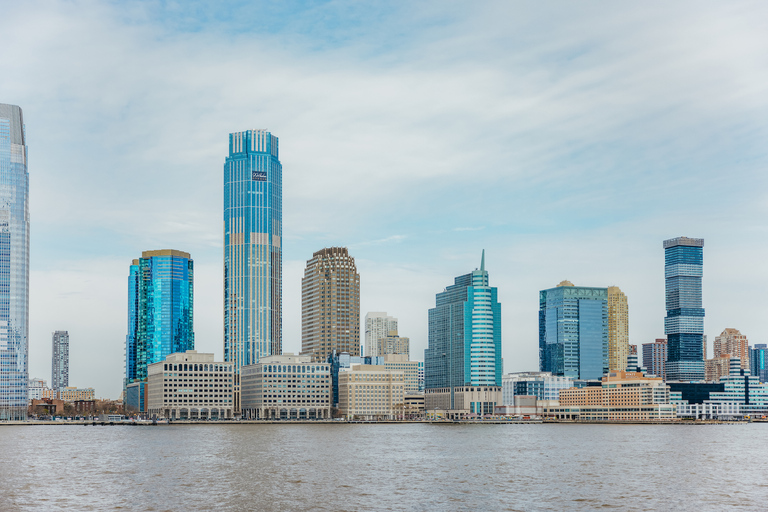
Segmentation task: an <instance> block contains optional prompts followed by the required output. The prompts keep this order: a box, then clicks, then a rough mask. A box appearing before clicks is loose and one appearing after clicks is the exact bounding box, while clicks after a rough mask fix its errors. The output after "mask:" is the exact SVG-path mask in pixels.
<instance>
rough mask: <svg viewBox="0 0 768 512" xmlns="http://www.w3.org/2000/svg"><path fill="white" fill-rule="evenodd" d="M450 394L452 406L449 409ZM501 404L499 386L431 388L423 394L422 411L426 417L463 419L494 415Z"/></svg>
mask: <svg viewBox="0 0 768 512" xmlns="http://www.w3.org/2000/svg"><path fill="white" fill-rule="evenodd" d="M451 392H453V404H454V407H453V409H451ZM501 404H502V393H501V387H500V386H459V387H455V388H453V390H451V388H432V389H427V390H425V392H424V411H425V413H426V414H427V416H428V417H432V418H444V419H463V418H471V417H477V416H485V415H489V414H494V411H495V409H496V406H498V405H501Z"/></svg>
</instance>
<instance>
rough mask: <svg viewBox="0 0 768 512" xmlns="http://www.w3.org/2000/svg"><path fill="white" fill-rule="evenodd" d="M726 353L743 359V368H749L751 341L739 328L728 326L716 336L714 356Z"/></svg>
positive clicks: (722, 355) (721, 355) (740, 359)
mask: <svg viewBox="0 0 768 512" xmlns="http://www.w3.org/2000/svg"><path fill="white" fill-rule="evenodd" d="M725 355H728V357H737V358H738V359H739V361H741V369H742V370H749V341H748V340H747V337H746V336H745V335H743V334H741V332H739V330H738V329H731V328H727V329H725V330H723V332H721V333H720V336H715V343H714V357H715V358H718V357H724V356H725ZM707 380H709V379H707Z"/></svg>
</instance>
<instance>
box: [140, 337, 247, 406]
mask: <svg viewBox="0 0 768 512" xmlns="http://www.w3.org/2000/svg"><path fill="white" fill-rule="evenodd" d="M233 370H234V365H232V364H231V363H226V362H216V361H214V359H213V354H205V353H198V352H197V351H195V350H187V351H185V352H182V353H175V354H169V355H168V356H167V357H165V359H164V360H163V361H161V362H158V363H153V364H150V365H149V366H148V367H147V374H148V378H147V382H146V394H147V399H146V400H147V412H148V413H149V415H150V416H152V417H158V418H169V419H231V418H232V417H233V415H234V409H233V404H234V383H233V381H234V371H233Z"/></svg>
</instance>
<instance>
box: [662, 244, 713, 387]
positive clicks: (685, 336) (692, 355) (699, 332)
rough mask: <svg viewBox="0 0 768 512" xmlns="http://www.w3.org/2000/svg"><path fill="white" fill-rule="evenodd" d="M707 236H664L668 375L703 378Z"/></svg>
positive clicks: (669, 376) (686, 378)
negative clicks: (703, 304) (705, 243)
mask: <svg viewBox="0 0 768 512" xmlns="http://www.w3.org/2000/svg"><path fill="white" fill-rule="evenodd" d="M703 264H704V240H703V239H701V238H687V237H684V236H681V237H678V238H671V239H669V240H664V278H665V285H666V303H667V316H666V318H665V319H664V333H665V334H666V335H667V365H666V368H667V379H669V380H687V381H694V380H702V379H704V354H703V352H704V351H703V348H702V347H703V341H704V340H703V336H704V309H703V308H702V307H701V277H702V267H703Z"/></svg>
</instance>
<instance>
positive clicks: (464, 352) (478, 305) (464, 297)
mask: <svg viewBox="0 0 768 512" xmlns="http://www.w3.org/2000/svg"><path fill="white" fill-rule="evenodd" d="M428 316H429V340H428V342H429V345H428V348H427V349H426V350H425V351H424V388H425V389H437V388H450V389H451V395H453V388H455V387H460V386H473V387H474V386H498V387H501V373H502V361H501V304H499V301H498V294H497V289H496V288H495V287H491V286H490V284H489V279H488V272H487V271H486V270H485V251H483V256H482V259H481V263H480V270H474V271H472V272H471V273H469V274H465V275H463V276H459V277H456V278H455V279H454V284H453V285H451V286H448V287H447V288H446V289H445V290H444V291H443V292H441V293H438V294H437V295H436V296H435V307H434V308H432V309H430V310H429V315H428ZM453 406H454V404H453V396H451V408H453Z"/></svg>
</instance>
